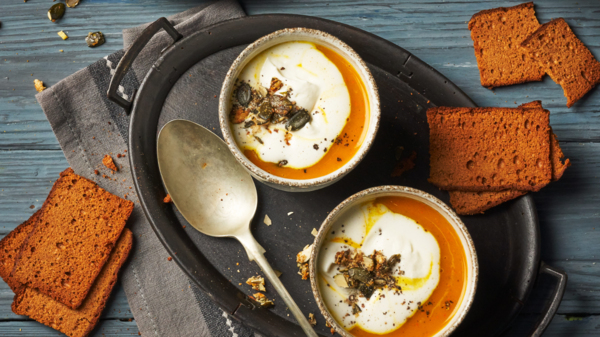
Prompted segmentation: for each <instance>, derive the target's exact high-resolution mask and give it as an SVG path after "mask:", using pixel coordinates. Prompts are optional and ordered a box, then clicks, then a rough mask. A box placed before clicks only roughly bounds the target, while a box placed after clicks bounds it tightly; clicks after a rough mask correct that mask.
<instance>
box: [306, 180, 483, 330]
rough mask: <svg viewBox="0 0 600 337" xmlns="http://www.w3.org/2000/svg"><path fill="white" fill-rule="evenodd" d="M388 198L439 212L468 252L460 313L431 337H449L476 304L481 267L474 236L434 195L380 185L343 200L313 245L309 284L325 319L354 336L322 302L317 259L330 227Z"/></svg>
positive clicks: (325, 223)
mask: <svg viewBox="0 0 600 337" xmlns="http://www.w3.org/2000/svg"><path fill="white" fill-rule="evenodd" d="M385 196H396V197H406V198H411V199H415V200H418V201H420V202H422V203H424V204H426V205H428V206H430V207H432V208H433V209H435V210H436V211H438V212H439V213H440V214H442V215H443V216H444V217H445V218H446V220H448V222H449V223H450V224H451V225H452V227H453V228H454V230H455V231H456V232H457V233H458V236H459V237H460V240H461V243H462V246H463V248H464V250H465V255H466V258H467V273H468V274H467V282H466V286H467V288H466V290H465V294H464V297H463V299H462V301H461V303H460V307H459V310H458V312H457V313H456V314H455V315H454V317H452V320H451V321H450V322H449V323H448V324H447V325H446V326H445V327H444V328H443V329H442V330H440V331H439V332H438V333H437V334H435V335H434V336H432V337H446V336H449V335H450V334H451V333H452V332H453V331H454V330H455V329H456V328H457V327H458V325H459V324H460V323H461V322H462V321H463V320H464V318H465V316H466V315H467V312H468V311H469V309H470V308H471V304H472V303H473V299H474V297H475V290H476V289H477V279H478V278H479V264H478V262H477V254H476V252H475V245H474V243H473V240H472V239H471V235H470V234H469V231H468V230H467V227H466V226H465V225H464V223H463V222H462V221H461V220H460V218H459V217H458V215H456V213H454V211H452V210H451V209H450V207H448V206H447V205H446V204H444V203H443V202H442V201H441V200H439V199H438V198H436V197H434V196H432V195H431V194H428V193H425V192H423V191H421V190H417V189H414V188H410V187H404V186H379V187H373V188H369V189H366V190H364V191H361V192H358V193H356V194H354V195H353V196H351V197H349V198H348V199H346V200H344V201H343V202H342V203H341V204H339V205H338V206H337V207H336V208H334V209H333V211H332V212H331V213H329V216H328V217H327V218H326V219H325V221H323V224H322V225H321V229H320V230H319V233H318V234H317V238H316V239H315V242H314V249H313V251H312V255H311V257H310V265H309V271H310V284H311V286H312V290H313V294H314V296H315V299H316V301H317V305H318V306H319V309H320V310H321V313H322V314H323V316H325V319H326V320H327V322H328V323H329V324H330V325H331V326H332V327H333V328H334V329H335V331H336V332H337V333H339V334H340V335H342V336H344V337H352V334H351V333H349V332H348V331H346V330H345V329H344V328H343V327H342V326H341V325H339V324H338V322H337V321H336V320H335V319H334V318H333V316H332V315H331V313H330V312H329V309H327V307H326V306H325V303H324V302H323V298H322V296H321V292H320V289H319V285H318V283H317V278H316V276H317V272H316V270H317V266H316V265H317V262H318V256H319V252H320V248H321V246H322V243H323V241H324V240H325V237H326V235H327V233H328V232H329V230H330V228H331V226H332V225H333V224H334V223H335V221H336V220H337V219H338V218H339V217H340V216H341V215H342V214H344V212H346V211H347V210H349V209H351V208H352V207H353V206H356V205H359V204H362V203H364V202H367V201H370V200H373V199H375V198H379V197H385Z"/></svg>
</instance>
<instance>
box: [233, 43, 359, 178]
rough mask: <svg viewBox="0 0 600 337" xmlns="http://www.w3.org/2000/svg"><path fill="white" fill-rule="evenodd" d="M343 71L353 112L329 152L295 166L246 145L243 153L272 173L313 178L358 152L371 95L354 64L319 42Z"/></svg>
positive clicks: (320, 49) (333, 141)
mask: <svg viewBox="0 0 600 337" xmlns="http://www.w3.org/2000/svg"><path fill="white" fill-rule="evenodd" d="M316 48H317V49H318V50H319V51H320V52H321V53H323V54H324V55H325V56H326V57H327V58H328V59H329V60H330V61H331V62H332V63H333V64H334V65H335V66H336V67H337V68H338V70H339V71H340V73H341V74H342V77H343V79H344V82H345V84H346V87H347V88H348V93H349V94H350V105H351V106H350V115H349V117H348V119H347V120H346V124H345V126H344V128H343V129H342V131H341V132H340V133H339V135H338V136H337V138H336V139H332V140H330V141H331V143H330V147H329V149H328V151H327V153H326V154H325V155H324V156H323V157H322V158H321V159H320V160H319V161H318V162H317V163H316V164H314V165H312V166H309V167H306V168H303V169H296V168H292V167H286V166H284V165H278V163H272V162H265V161H262V160H261V159H260V158H259V156H258V154H257V153H256V152H255V151H254V150H251V149H245V150H244V151H243V152H244V155H245V156H246V157H247V158H248V159H249V160H250V161H251V162H252V163H254V164H255V165H256V166H258V167H259V168H261V169H262V170H264V171H267V172H269V173H270V174H273V175H276V176H279V177H282V178H288V179H298V180H304V179H313V178H318V177H322V176H325V175H327V174H329V173H332V172H334V171H336V170H338V169H339V168H341V167H342V166H344V165H345V164H346V163H348V161H350V159H352V157H353V156H354V155H355V154H356V152H357V151H358V149H359V148H360V146H361V145H362V143H363V141H364V139H365V137H366V135H367V130H368V128H369V118H368V117H369V98H368V95H367V90H366V88H365V84H364V83H363V81H362V79H361V77H360V75H359V74H358V72H357V71H356V69H354V67H353V66H352V65H351V64H350V62H348V61H347V60H346V59H344V58H343V57H342V56H341V55H339V54H337V53H336V52H335V51H333V50H331V49H329V48H326V47H323V46H320V45H316Z"/></svg>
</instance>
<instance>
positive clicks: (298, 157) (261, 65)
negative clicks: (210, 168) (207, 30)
mask: <svg viewBox="0 0 600 337" xmlns="http://www.w3.org/2000/svg"><path fill="white" fill-rule="evenodd" d="M379 117H380V108H379V95H378V90H377V86H376V84H375V81H374V80H373V77H372V75H371V72H370V71H369V69H368V67H367V66H366V64H365V63H364V61H363V60H362V59H361V58H360V56H359V55H358V54H357V53H356V52H355V51H354V50H352V48H350V47H349V46H348V45H347V44H345V43H344V42H342V41H341V40H339V39H338V38H336V37H334V36H332V35H330V34H327V33H325V32H321V31H317V30H313V29H307V28H292V29H284V30H279V31H276V32H274V33H272V34H269V35H267V36H264V37H262V38H261V39H259V40H257V41H256V42H254V43H252V44H250V45H249V46H248V47H247V48H246V49H245V50H244V51H242V53H241V54H240V55H239V56H238V58H237V59H236V60H235V61H234V62H233V65H232V66H231V68H230V70H229V72H228V74H227V76H226V78H225V81H224V83H223V87H222V89H221V96H220V98H219V121H220V125H221V131H222V133H223V138H224V140H225V142H226V143H227V145H228V147H229V150H231V152H232V153H233V154H234V156H235V157H236V159H237V160H238V161H239V162H240V163H241V164H242V165H243V166H244V167H245V168H246V169H247V170H248V171H249V172H250V173H251V174H252V176H253V177H254V178H256V179H257V180H259V181H261V182H263V183H265V184H267V185H269V186H272V187H274V188H277V189H281V190H285V191H294V192H295V191H312V190H316V189H319V188H323V187H326V186H328V185H330V184H333V183H334V182H336V181H338V180H340V179H341V178H342V177H343V176H344V175H346V174H347V173H349V172H350V171H351V170H352V169H354V168H355V167H356V166H357V165H358V163H359V162H360V161H361V160H362V159H363V158H364V156H365V155H366V153H367V152H368V150H369V148H370V147H371V144H372V143H373V141H374V138H375V135H376V133H377V129H378V126H379Z"/></svg>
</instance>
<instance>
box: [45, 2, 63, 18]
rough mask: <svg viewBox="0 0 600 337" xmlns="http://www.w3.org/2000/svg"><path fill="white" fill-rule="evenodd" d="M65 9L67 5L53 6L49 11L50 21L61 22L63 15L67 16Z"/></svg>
mask: <svg viewBox="0 0 600 337" xmlns="http://www.w3.org/2000/svg"><path fill="white" fill-rule="evenodd" d="M65 8H66V7H65V4H63V3H60V2H59V3H57V4H54V5H52V7H50V9H49V10H48V19H50V21H52V22H56V20H60V18H62V17H63V15H65Z"/></svg>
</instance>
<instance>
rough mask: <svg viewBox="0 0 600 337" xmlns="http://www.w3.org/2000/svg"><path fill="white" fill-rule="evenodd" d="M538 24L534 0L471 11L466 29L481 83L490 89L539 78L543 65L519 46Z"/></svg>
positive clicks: (542, 73)
mask: <svg viewBox="0 0 600 337" xmlns="http://www.w3.org/2000/svg"><path fill="white" fill-rule="evenodd" d="M539 27H540V24H539V22H538V20H537V18H536V17H535V11H534V9H533V2H528V3H524V4H520V5H518V6H514V7H508V8H506V7H500V8H494V9H488V10H484V11H481V12H479V13H477V14H475V15H473V17H472V18H471V20H470V21H469V30H470V31H471V39H472V40H473V47H474V48H475V57H476V58H477V66H478V67H479V78H480V80H481V85H482V86H484V87H487V88H489V89H492V88H495V87H501V86H505V85H511V84H518V83H525V82H531V81H541V80H542V77H543V76H544V73H545V72H544V70H543V68H542V67H541V66H540V65H539V64H538V63H537V62H536V61H534V60H532V59H531V58H530V57H529V55H528V54H527V51H526V50H524V49H523V48H522V47H521V42H523V41H524V40H525V38H527V36H529V34H531V33H533V32H534V31H535V30H536V29H538V28H539Z"/></svg>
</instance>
